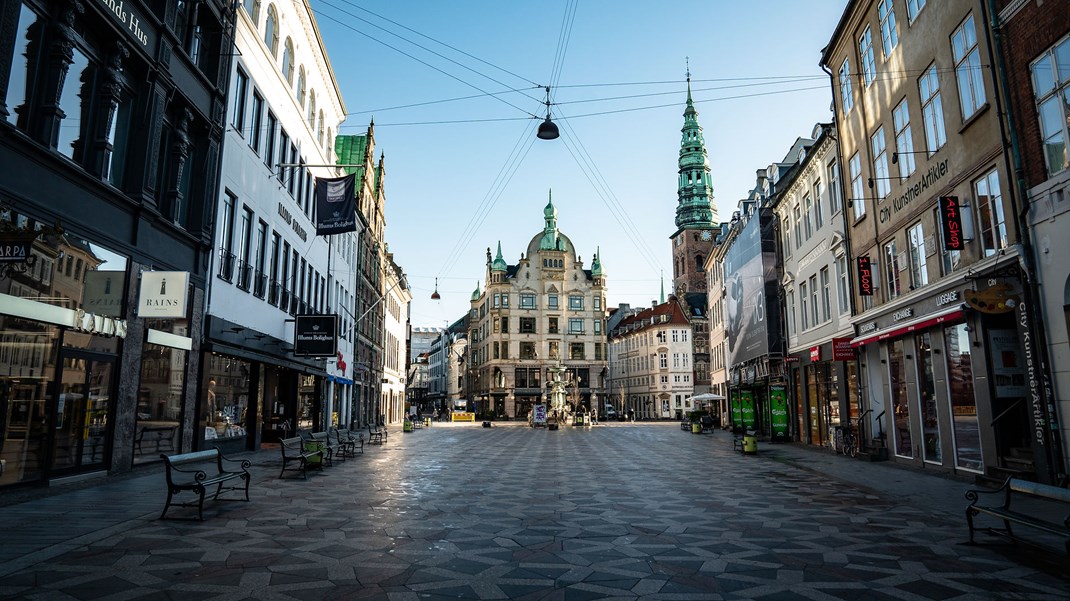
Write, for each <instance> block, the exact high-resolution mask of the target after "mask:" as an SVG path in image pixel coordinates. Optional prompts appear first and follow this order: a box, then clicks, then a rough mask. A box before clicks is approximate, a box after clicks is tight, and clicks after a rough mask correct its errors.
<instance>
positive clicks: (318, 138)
mask: <svg viewBox="0 0 1070 601" xmlns="http://www.w3.org/2000/svg"><path fill="white" fill-rule="evenodd" d="M316 142H318V143H319V144H321V145H322V144H323V111H320V124H319V128H318V129H317V130H316Z"/></svg>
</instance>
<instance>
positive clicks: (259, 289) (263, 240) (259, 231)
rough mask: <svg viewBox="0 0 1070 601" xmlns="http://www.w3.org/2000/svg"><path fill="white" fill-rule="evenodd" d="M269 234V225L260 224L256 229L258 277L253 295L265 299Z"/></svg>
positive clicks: (255, 266) (254, 282)
mask: <svg viewBox="0 0 1070 601" xmlns="http://www.w3.org/2000/svg"><path fill="white" fill-rule="evenodd" d="M267 233H268V224H267V223H264V222H263V221H261V222H260V224H259V225H258V227H257V228H256V261H255V262H254V263H253V266H254V268H255V269H256V277H255V279H254V280H253V294H255V295H256V296H257V297H259V298H264V293H265V291H266V289H267V274H266V273H265V271H266V270H267Z"/></svg>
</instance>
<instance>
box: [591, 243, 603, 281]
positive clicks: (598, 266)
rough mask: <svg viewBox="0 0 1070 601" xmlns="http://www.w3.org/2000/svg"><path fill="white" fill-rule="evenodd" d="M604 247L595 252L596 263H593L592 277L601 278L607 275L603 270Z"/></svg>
mask: <svg viewBox="0 0 1070 601" xmlns="http://www.w3.org/2000/svg"><path fill="white" fill-rule="evenodd" d="M601 255H602V247H598V248H597V249H595V252H594V261H592V262H591V275H594V276H599V275H605V274H606V272H605V271H603V270H602V260H601Z"/></svg>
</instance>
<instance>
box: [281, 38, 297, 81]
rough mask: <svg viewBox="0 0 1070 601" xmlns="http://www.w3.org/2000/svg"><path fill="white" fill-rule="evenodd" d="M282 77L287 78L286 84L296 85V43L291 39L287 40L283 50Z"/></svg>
mask: <svg viewBox="0 0 1070 601" xmlns="http://www.w3.org/2000/svg"><path fill="white" fill-rule="evenodd" d="M282 76H283V77H285V78H286V83H288V84H290V85H291V86H292V85H294V43H293V40H291V39H290V38H286V45H285V46H283V50H282Z"/></svg>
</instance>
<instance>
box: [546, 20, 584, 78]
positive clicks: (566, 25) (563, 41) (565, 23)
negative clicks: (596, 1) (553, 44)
mask: <svg viewBox="0 0 1070 601" xmlns="http://www.w3.org/2000/svg"><path fill="white" fill-rule="evenodd" d="M578 10H579V1H578V0H572V2H569V3H566V5H565V16H564V18H562V20H561V33H560V35H559V38H558V42H557V55H556V58H555V60H554V68H553V72H552V73H551V74H550V88H551V96H553V95H554V92H553V91H554V90H556V88H557V84H558V82H560V81H561V73H563V72H564V67H565V56H566V55H567V54H568V44H569V41H570V40H571V39H572V25H573V24H574V23H575V22H576V12H577V11H578Z"/></svg>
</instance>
